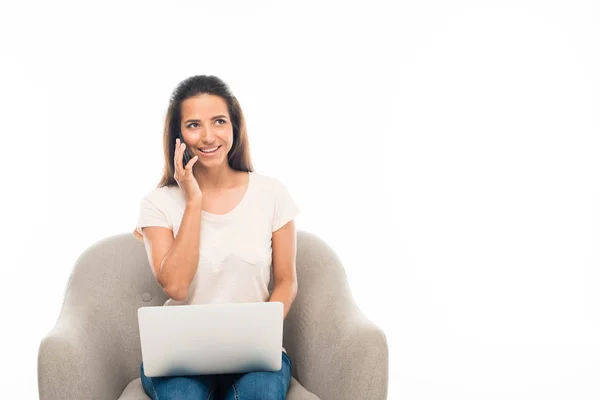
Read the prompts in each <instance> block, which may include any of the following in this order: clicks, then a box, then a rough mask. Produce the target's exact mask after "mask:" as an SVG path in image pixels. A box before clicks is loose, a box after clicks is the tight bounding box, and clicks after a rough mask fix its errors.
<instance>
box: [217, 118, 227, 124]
mask: <svg viewBox="0 0 600 400" xmlns="http://www.w3.org/2000/svg"><path fill="white" fill-rule="evenodd" d="M217 121H223V124H225V123H226V122H227V121H225V120H224V119H223V118H219V119H218V120H217ZM223 124H221V125H223Z"/></svg>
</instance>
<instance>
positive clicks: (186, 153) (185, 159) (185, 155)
mask: <svg viewBox="0 0 600 400" xmlns="http://www.w3.org/2000/svg"><path fill="white" fill-rule="evenodd" d="M178 136H179V142H180V143H184V141H183V135H182V134H181V132H179V133H178ZM192 157H194V156H193V155H192V154H191V152H190V150H189V149H188V147H187V146H186V147H185V151H184V152H183V160H182V163H183V168H185V166H186V165H187V163H189V162H190V160H191V159H192Z"/></svg>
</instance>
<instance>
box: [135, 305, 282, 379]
mask: <svg viewBox="0 0 600 400" xmlns="http://www.w3.org/2000/svg"><path fill="white" fill-rule="evenodd" d="M138 322H139V330H140V343H141V348H142V362H143V363H144V373H145V374H146V376H149V377H158V376H185V375H212V374H231V373H246V372H257V371H279V370H280V369H281V352H282V345H283V303H282V302H279V301H275V302H268V301H267V302H249V303H221V304H193V305H177V306H147V307H140V308H138Z"/></svg>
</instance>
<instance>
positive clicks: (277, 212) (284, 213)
mask: <svg viewBox="0 0 600 400" xmlns="http://www.w3.org/2000/svg"><path fill="white" fill-rule="evenodd" d="M273 180H274V186H275V190H274V191H275V206H274V208H275V209H274V212H273V222H272V224H271V225H272V226H271V231H272V232H275V231H276V230H278V229H279V228H281V227H282V226H284V225H285V224H287V223H288V222H289V221H291V220H292V219H294V218H295V217H296V216H297V215H298V214H300V213H301V212H302V210H300V209H299V208H298V206H297V205H296V203H295V202H294V199H292V196H291V195H290V193H289V191H288V190H287V188H286V187H285V185H283V184H282V183H281V182H280V181H279V180H277V179H275V178H274V179H273Z"/></svg>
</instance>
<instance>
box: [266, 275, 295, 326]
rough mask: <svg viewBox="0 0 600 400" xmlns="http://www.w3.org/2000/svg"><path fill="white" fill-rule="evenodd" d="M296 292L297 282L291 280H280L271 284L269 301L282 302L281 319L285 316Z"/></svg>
mask: <svg viewBox="0 0 600 400" xmlns="http://www.w3.org/2000/svg"><path fill="white" fill-rule="evenodd" d="M297 293H298V284H297V283H295V282H292V281H280V282H276V283H275V284H274V285H273V292H271V297H270V298H269V301H280V302H282V303H283V319H285V317H287V314H288V312H289V311H290V308H291V307H292V303H293V302H294V299H295V298H296V294H297Z"/></svg>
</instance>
